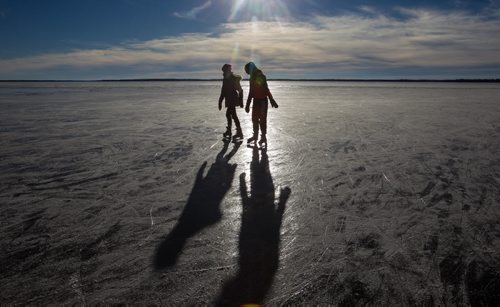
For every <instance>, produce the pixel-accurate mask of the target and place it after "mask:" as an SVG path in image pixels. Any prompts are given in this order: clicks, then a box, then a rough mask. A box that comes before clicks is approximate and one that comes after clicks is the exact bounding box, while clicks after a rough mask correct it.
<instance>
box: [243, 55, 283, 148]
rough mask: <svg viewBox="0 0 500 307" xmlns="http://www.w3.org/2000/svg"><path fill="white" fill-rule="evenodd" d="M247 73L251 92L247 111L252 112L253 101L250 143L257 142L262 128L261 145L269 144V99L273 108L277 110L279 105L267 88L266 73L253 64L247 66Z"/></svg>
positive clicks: (246, 107)
mask: <svg viewBox="0 0 500 307" xmlns="http://www.w3.org/2000/svg"><path fill="white" fill-rule="evenodd" d="M245 72H246V73H247V74H249V75H250V91H249V93H248V98H247V104H246V106H245V111H246V112H247V113H248V112H250V103H251V102H252V99H253V108H252V124H253V136H252V137H251V138H249V139H248V142H249V143H250V142H254V141H257V137H258V134H259V128H260V133H261V135H260V140H259V143H260V144H263V143H265V144H267V138H266V133H267V105H268V98H269V100H270V102H271V106H272V107H273V108H277V107H278V104H277V103H276V101H275V100H274V98H273V95H272V94H271V91H270V90H269V87H268V86H267V79H266V76H265V75H264V73H262V71H261V70H260V69H258V68H257V66H255V64H254V63H253V62H249V63H247V64H246V65H245Z"/></svg>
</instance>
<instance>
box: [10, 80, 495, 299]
mask: <svg viewBox="0 0 500 307" xmlns="http://www.w3.org/2000/svg"><path fill="white" fill-rule="evenodd" d="M242 83H243V85H244V92H245V97H246V95H247V94H248V87H247V82H246V81H244V82H242ZM269 84H270V88H271V91H272V92H273V95H274V97H275V98H276V100H277V102H278V103H279V105H280V107H279V109H271V108H270V109H269V114H268V130H269V131H268V148H267V150H259V149H257V148H251V147H247V145H246V143H243V144H234V143H224V142H223V141H222V138H221V136H222V132H223V131H224V130H225V126H226V123H225V116H224V112H223V111H218V109H217V100H218V97H219V93H220V86H221V83H220V82H208V81H207V82H98V83H92V82H80V83H79V82H71V83H0V143H1V146H0V182H1V185H0V203H1V205H0V227H1V233H2V236H1V237H0V248H1V251H0V261H1V268H0V301H1V302H2V303H3V304H14V303H20V304H26V303H31V304H42V305H43V304H48V303H64V304H95V303H136V304H141V305H145V304H160V305H167V304H174V305H178V304H195V303H201V304H203V303H209V304H212V303H220V304H231V303H238V304H243V303H266V304H286V303H288V304H304V303H311V304H322V303H329V304H333V305H341V304H346V305H365V304H369V305H398V306H401V305H414V304H417V305H433V304H434V305H473V306H474V305H481V304H483V305H487V304H491V305H498V304H500V297H499V295H498V294H499V293H500V223H499V221H500V137H499V135H500V103H499V100H498V97H500V84H498V83H398V82H380V83H379V82H284V81H283V82H281V81H280V82H278V81H274V82H273V81H270V82H269ZM238 115H239V118H240V121H241V122H242V126H243V133H244V135H245V138H247V137H249V136H250V135H251V119H250V115H249V114H246V113H245V112H244V110H243V109H238Z"/></svg>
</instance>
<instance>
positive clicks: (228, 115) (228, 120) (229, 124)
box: [223, 108, 232, 136]
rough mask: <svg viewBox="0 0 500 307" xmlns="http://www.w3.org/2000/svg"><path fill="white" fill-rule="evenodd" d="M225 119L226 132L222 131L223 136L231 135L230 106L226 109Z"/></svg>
mask: <svg viewBox="0 0 500 307" xmlns="http://www.w3.org/2000/svg"><path fill="white" fill-rule="evenodd" d="M226 120H227V126H226V132H224V133H223V135H224V136H231V123H232V122H231V108H227V109H226Z"/></svg>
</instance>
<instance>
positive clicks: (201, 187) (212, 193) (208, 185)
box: [154, 142, 241, 269]
mask: <svg viewBox="0 0 500 307" xmlns="http://www.w3.org/2000/svg"><path fill="white" fill-rule="evenodd" d="M240 145H241V144H238V143H237V144H235V146H234V148H233V150H231V152H230V153H229V154H228V155H227V156H225V157H224V154H225V153H226V151H227V149H228V146H229V142H224V147H223V149H222V150H221V152H220V153H219V154H218V155H217V158H216V161H215V162H214V163H213V164H212V165H211V166H210V169H209V170H208V172H207V175H206V176H205V177H203V171H204V170H205V167H206V165H207V162H206V161H205V162H204V163H203V164H202V166H201V167H200V169H199V170H198V174H197V176H196V180H195V183H194V186H193V189H192V191H191V194H190V195H189V198H188V201H187V203H186V206H185V207H184V210H183V211H182V214H181V216H180V218H179V221H178V222H177V224H176V225H175V226H174V228H173V229H172V231H171V232H170V233H169V234H168V235H167V237H166V238H165V240H163V242H162V243H161V244H160V245H159V246H158V249H157V250H156V254H155V258H154V266H155V268H156V269H162V268H165V267H169V266H172V265H174V264H175V263H176V262H177V258H178V257H179V254H180V253H181V251H182V248H183V247H184V244H185V243H186V241H187V240H188V239H189V238H190V237H191V236H193V235H195V234H196V233H197V232H199V231H200V230H202V229H203V228H205V227H208V226H210V225H213V224H215V223H217V222H218V221H219V220H220V219H221V217H222V213H221V212H220V208H219V206H220V203H221V202H222V200H223V199H224V196H225V195H226V193H227V191H228V190H229V189H230V188H231V184H232V182H233V178H234V174H235V171H236V164H228V161H229V159H231V157H232V156H233V155H234V154H235V153H236V151H237V150H238V148H239V146H240Z"/></svg>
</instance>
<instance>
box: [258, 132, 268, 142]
mask: <svg viewBox="0 0 500 307" xmlns="http://www.w3.org/2000/svg"><path fill="white" fill-rule="evenodd" d="M264 143H265V144H267V138H266V135H265V134H261V135H260V141H259V144H264Z"/></svg>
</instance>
